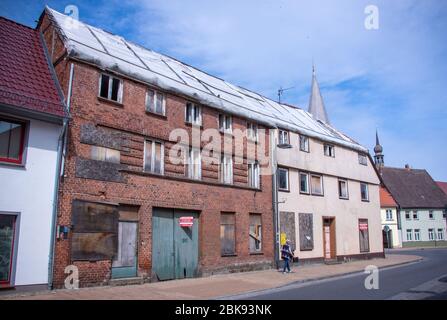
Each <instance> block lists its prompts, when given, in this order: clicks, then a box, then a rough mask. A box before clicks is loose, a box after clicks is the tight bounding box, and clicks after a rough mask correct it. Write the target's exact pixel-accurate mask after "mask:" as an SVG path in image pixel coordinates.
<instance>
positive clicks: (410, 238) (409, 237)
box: [406, 229, 413, 241]
mask: <svg viewBox="0 0 447 320" xmlns="http://www.w3.org/2000/svg"><path fill="white" fill-rule="evenodd" d="M406 239H407V241H413V229H406Z"/></svg>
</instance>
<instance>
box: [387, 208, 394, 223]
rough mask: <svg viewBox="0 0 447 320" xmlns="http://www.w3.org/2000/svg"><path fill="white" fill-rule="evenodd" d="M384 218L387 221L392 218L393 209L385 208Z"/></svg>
mask: <svg viewBox="0 0 447 320" xmlns="http://www.w3.org/2000/svg"><path fill="white" fill-rule="evenodd" d="M386 219H387V220H388V221H390V220H393V210H391V209H387V210H386Z"/></svg>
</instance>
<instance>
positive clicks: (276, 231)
mask: <svg viewBox="0 0 447 320" xmlns="http://www.w3.org/2000/svg"><path fill="white" fill-rule="evenodd" d="M275 136H276V135H275V133H273V134H271V135H270V146H271V147H270V150H271V152H272V157H271V159H272V171H273V172H272V186H273V188H272V198H273V237H274V241H275V248H274V249H275V250H274V255H275V257H274V258H275V266H276V268H277V269H278V268H279V263H280V262H279V238H280V237H279V212H278V211H279V208H278V178H277V175H276V174H277V166H278V164H277V150H276V139H275Z"/></svg>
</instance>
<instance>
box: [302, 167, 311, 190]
mask: <svg viewBox="0 0 447 320" xmlns="http://www.w3.org/2000/svg"><path fill="white" fill-rule="evenodd" d="M300 192H301V193H306V194H309V193H310V191H309V174H308V173H304V172H300Z"/></svg>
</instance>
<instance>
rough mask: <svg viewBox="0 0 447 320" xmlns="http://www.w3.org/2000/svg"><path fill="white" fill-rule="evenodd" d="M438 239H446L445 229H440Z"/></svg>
mask: <svg viewBox="0 0 447 320" xmlns="http://www.w3.org/2000/svg"><path fill="white" fill-rule="evenodd" d="M438 240H444V230H443V229H438Z"/></svg>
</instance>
